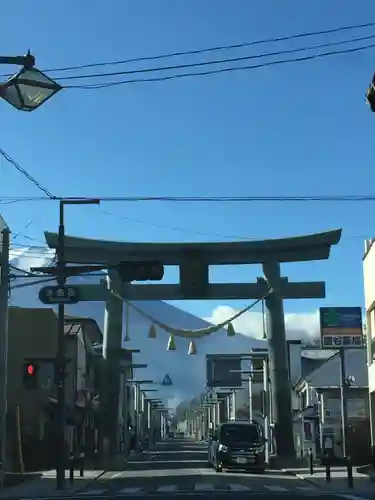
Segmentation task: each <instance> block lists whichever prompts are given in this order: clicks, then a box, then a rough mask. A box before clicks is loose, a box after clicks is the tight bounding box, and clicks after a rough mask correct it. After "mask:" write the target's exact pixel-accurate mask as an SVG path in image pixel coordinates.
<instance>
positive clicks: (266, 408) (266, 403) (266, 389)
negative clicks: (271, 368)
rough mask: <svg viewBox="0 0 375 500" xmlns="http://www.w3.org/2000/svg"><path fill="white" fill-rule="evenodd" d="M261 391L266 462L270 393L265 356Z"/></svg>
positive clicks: (267, 461)
mask: <svg viewBox="0 0 375 500" xmlns="http://www.w3.org/2000/svg"><path fill="white" fill-rule="evenodd" d="M263 391H264V401H263V405H264V408H263V412H264V440H265V443H264V454H265V461H266V463H267V464H269V462H270V434H271V433H270V405H269V400H270V395H269V391H270V389H269V373H268V360H267V359H266V358H265V359H264V360H263Z"/></svg>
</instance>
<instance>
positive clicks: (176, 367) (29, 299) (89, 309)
mask: <svg viewBox="0 0 375 500" xmlns="http://www.w3.org/2000/svg"><path fill="white" fill-rule="evenodd" d="M53 255H54V254H53V252H51V251H49V250H46V252H45V253H44V252H42V251H41V249H38V251H37V252H36V251H34V250H33V249H30V250H28V249H22V251H19V250H18V249H17V252H12V254H11V264H12V265H13V266H15V267H17V268H19V269H24V270H26V271H28V270H30V267H43V266H44V265H48V264H49V263H50V262H51V260H52V258H53ZM98 280H99V278H98V277H93V276H91V277H89V276H85V277H78V278H75V279H74V280H70V283H71V284H83V283H85V284H89V283H95V282H97V281H98ZM31 281H33V282H34V280H33V279H31V278H25V279H22V278H19V279H17V280H16V281H14V282H13V287H12V293H11V299H10V304H11V305H13V306H20V307H49V306H45V305H43V304H42V303H41V302H40V301H39V299H38V292H39V289H40V287H41V286H43V284H41V283H37V284H33V285H31V284H30V282H31ZM35 281H40V280H39V279H36V280H35ZM24 285H27V286H24ZM136 306H137V307H138V308H140V309H141V310H143V311H145V313H147V315H149V316H151V317H152V318H155V319H157V320H159V321H160V322H162V323H164V324H167V325H169V326H172V327H176V328H183V329H191V330H196V329H200V328H206V327H207V326H210V323H208V322H207V321H205V320H203V319H202V318H199V317H197V316H194V315H192V314H190V313H188V312H186V311H184V310H182V309H179V308H177V307H175V306H172V305H170V304H168V303H166V302H163V301H146V302H137V303H136ZM66 314H68V315H73V316H83V317H91V318H93V319H95V320H96V321H97V323H98V325H99V326H100V328H101V329H103V322H104V304H103V303H100V302H95V303H89V302H81V303H79V304H76V305H71V306H67V307H66ZM124 315H125V307H124ZM123 324H124V325H125V318H124V322H123ZM124 328H125V327H124ZM149 328H150V321H149V320H147V319H145V318H144V317H143V316H142V315H141V314H139V313H138V312H136V311H135V310H134V309H131V308H130V314H129V337H130V341H129V342H124V344H123V346H124V347H127V348H133V349H140V350H141V353H140V354H138V355H135V359H136V361H135V362H140V363H147V364H148V367H147V368H146V369H143V370H137V371H138V373H136V378H138V379H152V380H154V381H155V382H161V381H162V380H163V378H164V376H165V375H166V374H168V375H169V376H170V377H171V379H172V382H173V386H172V387H170V388H164V387H160V389H159V391H160V396H161V397H163V398H165V399H168V400H169V405H171V406H175V405H176V404H178V403H179V402H180V401H182V400H184V399H191V398H193V397H195V396H197V395H198V394H200V393H201V392H203V390H204V388H205V383H206V362H205V356H206V354H208V353H210V354H213V353H240V352H246V351H248V350H249V349H251V348H255V347H265V346H266V343H265V341H261V340H257V339H252V338H249V337H247V336H244V335H241V334H237V335H236V336H235V337H230V338H228V337H227V335H226V331H225V330H221V331H219V332H217V333H215V334H212V335H210V336H208V337H205V338H202V339H199V340H197V341H196V345H197V355H196V356H189V355H188V344H189V342H188V340H185V339H181V338H176V351H167V350H166V347H167V342H168V334H167V333H166V332H164V331H162V330H159V331H158V334H157V338H156V339H149V338H148V332H149ZM124 337H125V335H124ZM241 392H242V393H244V392H245V391H241ZM244 397H246V395H245V394H244Z"/></svg>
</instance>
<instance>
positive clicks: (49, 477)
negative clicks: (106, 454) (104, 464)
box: [0, 470, 106, 498]
mask: <svg viewBox="0 0 375 500" xmlns="http://www.w3.org/2000/svg"><path fill="white" fill-rule="evenodd" d="M105 473H106V471H104V470H85V475H84V477H80V476H79V471H74V483H73V484H71V483H70V482H69V470H67V471H65V478H66V479H65V489H64V490H63V492H64V493H75V492H79V491H82V490H84V489H85V488H86V487H87V486H88V485H89V484H90V483H91V482H92V481H95V480H97V479H99V478H103V479H104V476H105ZM61 494H62V492H61V490H57V489H56V471H55V470H48V471H42V472H41V476H40V477H39V478H37V479H34V480H30V481H24V482H23V483H20V484H17V485H14V486H10V487H8V488H4V490H3V491H1V492H0V498H11V497H13V498H14V497H16V498H22V497H23V498H30V497H39V496H41V497H52V496H57V495H61Z"/></svg>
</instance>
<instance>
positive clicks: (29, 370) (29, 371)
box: [26, 365, 36, 377]
mask: <svg viewBox="0 0 375 500" xmlns="http://www.w3.org/2000/svg"><path fill="white" fill-rule="evenodd" d="M26 372H27V374H28V375H29V376H30V377H33V376H34V375H35V373H36V370H35V366H34V365H27V367H26Z"/></svg>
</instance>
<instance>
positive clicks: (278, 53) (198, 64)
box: [57, 35, 375, 81]
mask: <svg viewBox="0 0 375 500" xmlns="http://www.w3.org/2000/svg"><path fill="white" fill-rule="evenodd" d="M374 38H375V35H367V36H363V37H359V38H352V39H347V40H339V41H336V42H327V43H321V44H317V45H310V46H307V47H299V48H295V49H286V50H278V51H275V52H264V53H262V54H252V55H248V56H241V57H230V58H227V59H214V60H211V61H199V62H196V63H186V64H176V65H170V66H161V67H153V68H141V69H134V70H126V71H115V72H111V73H91V74H88V75H71V76H64V77H60V78H59V77H57V78H58V80H59V81H68V80H82V79H86V78H103V77H108V76H126V75H136V74H144V73H155V72H159V71H162V72H164V71H172V70H178V69H186V68H198V67H203V66H210V65H214V64H226V63H234V62H241V61H249V60H252V59H261V58H264V57H275V56H281V55H287V54H295V53H298V52H304V51H306V50H316V49H323V48H328V47H336V46H339V45H344V44H348V43H354V42H363V41H366V40H373V39H374Z"/></svg>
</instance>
